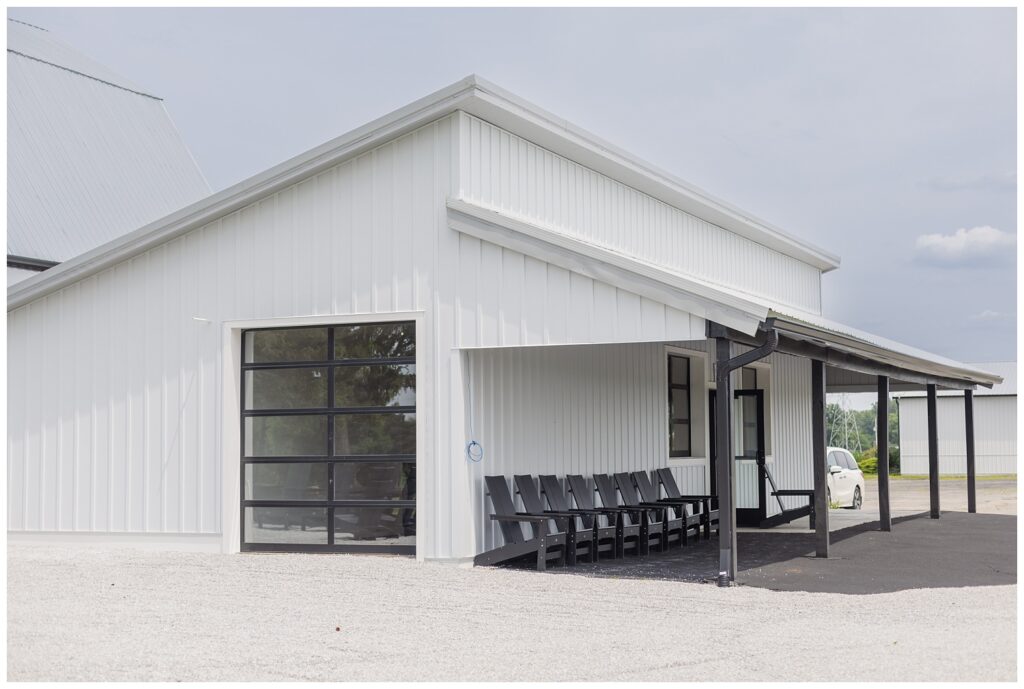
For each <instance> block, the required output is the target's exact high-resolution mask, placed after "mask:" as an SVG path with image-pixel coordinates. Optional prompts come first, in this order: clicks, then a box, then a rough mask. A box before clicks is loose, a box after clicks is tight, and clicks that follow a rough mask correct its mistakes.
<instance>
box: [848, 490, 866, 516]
mask: <svg viewBox="0 0 1024 689" xmlns="http://www.w3.org/2000/svg"><path fill="white" fill-rule="evenodd" d="M863 504H864V498H863V496H861V494H860V486H857V487H856V488H854V489H853V502H851V503H850V507H851V508H853V509H855V510H859V509H860V507H861V505H863Z"/></svg>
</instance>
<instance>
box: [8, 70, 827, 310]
mask: <svg viewBox="0 0 1024 689" xmlns="http://www.w3.org/2000/svg"><path fill="white" fill-rule="evenodd" d="M458 110H463V111H465V112H468V113H470V114H472V115H475V116H477V117H479V118H481V119H483V120H486V121H488V122H491V123H492V124H494V125H496V126H499V127H502V128H504V129H507V130H509V131H511V132H512V133H514V134H516V135H519V136H522V137H523V138H525V139H528V140H530V141H534V142H535V143H537V144H538V145H540V146H543V147H545V148H548V149H549V150H551V151H553V152H555V153H557V154H559V155H562V156H565V157H566V158H570V159H572V160H575V161H577V162H579V163H581V164H583V165H587V166H588V167H591V168H592V169H594V170H596V171H598V172H600V173H602V174H605V175H607V176H609V177H612V178H613V179H617V180H619V181H621V182H623V183H624V184H628V185H630V186H632V187H634V188H636V189H638V190H640V191H642V192H644V193H647V194H650V195H651V196H653V197H655V198H658V199H660V200H662V201H664V202H666V203H669V204H671V205H673V206H676V207H678V208H680V209H682V210H684V211H687V212H689V213H692V214H694V215H697V216H698V217H702V218H704V219H706V220H708V221H709V222H712V223H715V224H718V225H720V226H722V227H724V228H725V229H727V230H730V231H732V232H735V233H736V234H739V235H742V236H744V237H747V238H749V239H751V240H753V241H755V242H758V243H760V244H763V245H765V246H768V247H770V248H772V249H775V250H777V251H780V252H781V253H784V254H786V255H789V256H792V257H794V258H797V259H799V260H802V261H805V262H807V263H809V264H811V265H813V266H815V267H817V268H819V269H821V270H824V271H827V270H831V269H833V268H837V267H838V266H839V259H838V257H836V256H834V255H832V254H829V253H827V252H825V251H823V250H821V249H819V248H817V247H815V246H813V245H811V244H809V243H807V242H803V241H801V240H798V239H796V238H794V237H792V236H791V235H788V234H786V233H784V232H783V231H781V230H779V229H777V228H774V227H772V226H770V225H768V224H767V223H765V222H763V221H760V220H757V219H755V218H754V217H753V216H751V215H749V214H746V213H744V212H742V211H739V210H738V209H736V208H733V207H732V206H728V205H727V204H725V203H723V202H721V201H718V200H716V199H713V198H711V197H710V196H708V195H706V194H704V193H703V192H700V191H698V190H697V189H695V188H693V187H691V186H689V185H686V184H685V183H684V182H682V181H680V180H678V179H676V178H674V177H672V176H670V175H668V174H667V173H664V172H662V171H660V170H658V169H657V168H655V167H654V166H652V165H649V164H648V163H645V162H643V161H641V160H639V159H637V158H635V157H633V156H631V155H629V154H627V153H625V152H623V151H621V150H619V149H617V148H616V147H614V146H612V145H610V144H608V143H606V142H604V141H602V140H601V139H599V138H597V137H595V136H593V135H592V134H589V133H587V132H585V131H584V130H582V129H579V128H578V127H575V126H573V125H571V124H569V123H568V122H566V121H564V120H561V119H559V118H557V117H555V116H554V115H551V114H550V113H547V112H546V111H544V110H542V109H540V108H538V107H536V106H534V105H532V104H531V103H528V102H527V101H525V100H523V99H521V98H519V97H517V96H514V95H512V94H510V93H508V92H507V91H504V90H503V89H500V88H499V87H497V86H494V85H493V84H491V83H489V82H487V81H485V80H483V79H481V78H479V77H477V76H475V75H474V76H469V77H467V78H465V79H462V80H461V81H458V82H456V83H454V84H452V85H451V86H448V87H446V88H443V89H441V90H440V91H437V92H435V93H433V94H431V95H429V96H427V97H425V98H421V99H420V100H417V101H415V102H413V103H410V104H409V105H406V106H405V107H402V108H400V109H398V110H396V111H394V112H392V113H391V114H389V115H386V116H384V117H381V118H379V119H377V120H374V121H372V122H370V123H368V124H366V125H364V126H362V127H359V128H358V129H355V130H353V131H351V132H349V133H347V134H344V135H342V136H340V137H338V138H336V139H333V140H331V141H328V142H327V143H324V144H322V145H320V146H317V147H316V148H314V149H312V150H310V151H307V152H306V153H303V154H301V155H299V156H296V157H295V158H292V159H290V160H288V161H286V162H284V163H281V164H279V165H276V166H274V167H272V168H270V169H268V170H266V171H264V172H261V173H260V174H258V175H255V176H253V177H250V178H249V179H247V180H245V181H243V182H240V183H239V184H236V185H234V186H232V187H229V188H227V189H225V190H223V191H221V192H218V193H216V194H213V195H211V196H209V197H207V198H205V199H203V200H201V201H199V202H197V203H194V204H192V205H190V206H187V207H185V208H182V209H180V210H178V211H176V212H174V213H172V214H170V215H168V216H166V217H165V218H162V219H160V220H158V221H156V222H154V223H150V224H149V225H146V226H144V227H141V228H140V229H138V230H136V231H135V232H132V233H130V234H127V235H124V236H122V237H119V238H118V239H115V240H113V241H111V242H109V243H107V244H105V245H103V246H100V247H98V248H96V249H94V250H92V251H89V252H87V253H85V254H82V255H81V256H79V257H77V258H75V259H72V260H70V261H66V262H65V263H62V264H61V265H59V266H57V267H55V268H51V269H50V270H47V271H45V272H44V273H41V274H40V275H38V276H36V277H34V278H31V279H29V280H25V281H24V282H21V283H19V284H17V285H15V286H14V287H13V288H11V289H9V290H8V293H7V296H8V304H7V308H8V310H10V309H14V308H17V307H18V306H21V305H23V304H25V303H27V302H29V301H31V300H33V299H37V298H39V297H41V296H44V295H46V294H48V293H49V292H52V291H54V290H57V289H60V288H61V287H64V286H66V285H68V284H70V283H71V282H74V281H76V280H80V279H82V278H83V277H86V276H88V275H91V274H93V273H95V272H98V271H100V270H103V269H104V268H106V267H108V266H110V265H112V264H113V263H116V262H118V261H122V260H125V259H127V258H131V257H132V256H134V255H136V254H138V253H141V252H143V251H145V250H147V249H149V248H152V247H153V246H156V245H158V244H161V243H163V242H166V241H169V240H170V239H173V238H174V237H176V236H179V235H181V234H184V233H185V232H189V231H191V230H193V229H196V228H198V227H201V226H202V225H204V224H207V223H209V222H212V221H214V220H216V219H218V218H220V217H222V216H224V215H227V214H229V213H232V212H234V211H236V210H238V209H239V208H242V207H244V206H246V205H248V204H250V203H253V202H254V201H256V200H259V199H260V198H262V197H264V196H267V195H269V194H272V193H274V192H276V191H279V190H280V189H282V188H284V187H286V186H289V185H291V184H295V183H297V182H300V181H302V180H303V179H305V178H307V177H309V176H312V175H315V174H317V173H319V172H321V171H323V170H325V169H327V168H328V167H331V166H334V165H337V164H339V163H341V162H344V161H345V160H348V159H350V158H352V157H355V156H357V155H359V154H361V153H363V152H365V151H367V150H369V149H370V148H373V147H375V146H379V145H381V144H383V143H386V142H387V141H388V140H390V139H393V138H396V137H398V136H401V135H403V134H406V133H408V132H410V131H412V130H414V129H416V128H418V127H421V126H423V125H425V124H427V123H429V122H431V121H433V120H436V119H438V118H440V117H444V116H446V115H449V114H451V113H453V112H456V111H458Z"/></svg>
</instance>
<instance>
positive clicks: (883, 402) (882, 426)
mask: <svg viewBox="0 0 1024 689" xmlns="http://www.w3.org/2000/svg"><path fill="white" fill-rule="evenodd" d="M876 423H877V425H878V433H877V435H878V442H877V443H875V444H876V446H877V448H878V524H879V529H881V530H882V531H892V514H891V513H890V512H889V378H888V377H887V376H878V419H877V421H876Z"/></svg>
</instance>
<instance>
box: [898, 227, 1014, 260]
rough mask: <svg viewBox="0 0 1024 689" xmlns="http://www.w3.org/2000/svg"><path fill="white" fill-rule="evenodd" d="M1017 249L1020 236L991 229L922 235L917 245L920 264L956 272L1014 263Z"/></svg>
mask: <svg viewBox="0 0 1024 689" xmlns="http://www.w3.org/2000/svg"><path fill="white" fill-rule="evenodd" d="M1016 246H1017V235H1016V234H1011V233H1009V232H1003V231H1002V230H1000V229H997V228H995V227H989V226H988V225H983V226H981V227H972V228H970V229H966V228H960V229H959V230H957V231H956V232H954V233H952V234H922V235H920V236H918V238H917V244H916V247H917V256H918V258H919V259H920V260H922V261H924V262H925V263H931V264H933V265H938V266H945V267H953V268H957V267H968V266H980V265H991V264H994V263H1000V262H1004V261H1012V260H1013V258H1014V256H1015V253H1016Z"/></svg>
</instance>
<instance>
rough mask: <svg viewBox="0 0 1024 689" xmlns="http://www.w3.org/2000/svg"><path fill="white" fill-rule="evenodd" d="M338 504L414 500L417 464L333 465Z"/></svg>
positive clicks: (349, 463)
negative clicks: (350, 501) (357, 501)
mask: <svg viewBox="0 0 1024 689" xmlns="http://www.w3.org/2000/svg"><path fill="white" fill-rule="evenodd" d="M334 498H335V499H336V500H415V499H416V463H415V462H339V463H338V464H335V465H334Z"/></svg>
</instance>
